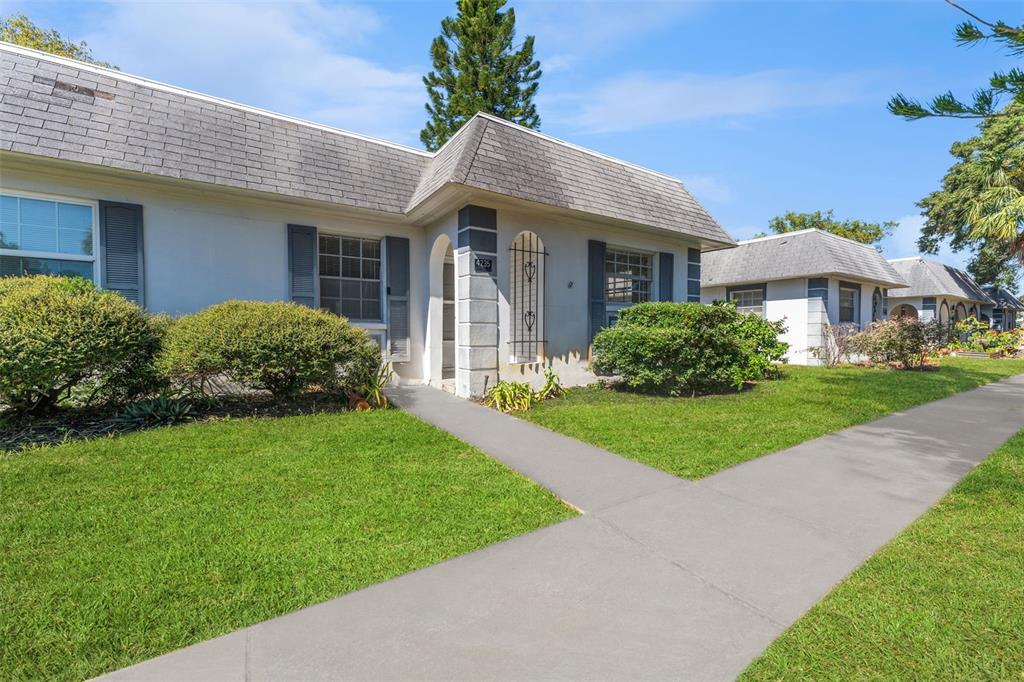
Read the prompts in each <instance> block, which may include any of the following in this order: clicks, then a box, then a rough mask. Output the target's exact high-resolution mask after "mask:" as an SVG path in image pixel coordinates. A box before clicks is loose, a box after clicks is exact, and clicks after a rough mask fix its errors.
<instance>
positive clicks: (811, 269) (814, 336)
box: [701, 229, 907, 365]
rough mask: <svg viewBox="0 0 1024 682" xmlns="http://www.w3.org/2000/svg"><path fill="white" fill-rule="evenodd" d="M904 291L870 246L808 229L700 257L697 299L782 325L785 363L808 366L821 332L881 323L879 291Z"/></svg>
mask: <svg viewBox="0 0 1024 682" xmlns="http://www.w3.org/2000/svg"><path fill="white" fill-rule="evenodd" d="M906 284H907V283H906V281H905V280H904V279H903V278H902V277H901V276H900V275H899V273H897V272H896V270H894V269H893V267H892V266H891V265H890V264H889V263H887V262H886V260H885V259H884V258H883V257H882V255H881V254H880V253H879V252H878V251H877V250H875V249H874V248H873V247H871V246H868V245H866V244H861V243H859V242H855V241H852V240H850V239H846V238H844V237H839V236H837V235H834V234H830V233H828V232H822V231H820V230H813V229H812V230H801V231H798V232H790V233H788V234H780V235H771V236H768V237H760V238H757V239H748V240H746V241H741V242H739V246H737V247H736V248H734V249H727V250H720V251H715V252H712V253H706V254H704V262H703V268H702V269H701V300H702V301H703V302H704V303H712V302H714V301H725V300H729V301H735V302H736V305H737V307H738V308H739V309H740V310H742V311H746V312H749V313H755V314H757V315H761V316H762V317H764V318H766V319H769V320H774V321H777V320H785V323H786V328H787V330H786V333H785V335H784V336H783V337H782V340H783V341H785V342H786V343H788V344H789V352H788V353H787V356H786V359H787V360H788V361H789V362H791V363H794V364H801V365H816V364H820V360H819V359H818V358H817V357H816V356H815V352H814V351H815V349H818V348H821V347H822V345H823V343H824V337H823V330H824V326H825V325H839V324H849V325H854V326H856V327H857V328H863V327H864V326H865V325H867V324H869V323H870V322H872V321H874V320H881V319H885V317H886V316H887V310H886V306H887V291H889V289H890V287H904V286H906Z"/></svg>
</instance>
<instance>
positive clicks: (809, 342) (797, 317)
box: [700, 277, 892, 365]
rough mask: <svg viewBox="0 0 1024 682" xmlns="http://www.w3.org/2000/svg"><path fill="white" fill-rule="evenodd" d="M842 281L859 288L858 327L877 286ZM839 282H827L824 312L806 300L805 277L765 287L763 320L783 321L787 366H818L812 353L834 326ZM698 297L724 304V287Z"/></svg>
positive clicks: (866, 317) (868, 316)
mask: <svg viewBox="0 0 1024 682" xmlns="http://www.w3.org/2000/svg"><path fill="white" fill-rule="evenodd" d="M843 281H848V282H850V283H852V284H860V288H861V291H860V320H861V324H862V325H866V324H868V323H870V322H871V303H872V301H871V297H872V295H873V293H874V291H875V287H876V286H877V285H875V284H872V283H870V282H859V281H857V280H843ZM839 282H840V280H839V279H838V278H835V277H830V278H828V304H827V306H825V309H824V310H823V309H822V306H821V301H820V299H808V297H807V278H806V277H803V278H797V279H786V280H776V281H772V282H767V283H766V292H765V293H766V296H765V317H766V318H767V319H769V320H772V321H779V320H784V321H785V323H786V332H785V333H784V334H783V335H782V336H781V337H780V338H781V339H782V340H783V341H785V342H786V343H788V344H789V351H788V352H787V353H786V360H787V361H788V362H791V363H793V364H795V365H816V364H819V361H818V359H817V358H816V357H815V356H814V353H813V352H812V350H813V349H814V348H817V347H820V346H821V345H822V343H823V341H822V330H823V325H824V324H835V323H836V321H838V320H839ZM700 294H701V301H702V302H704V303H711V302H713V301H721V300H725V298H726V287H703V288H701V292H700ZM891 307H892V303H891V302H890V309H891Z"/></svg>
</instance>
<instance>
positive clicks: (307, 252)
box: [288, 225, 319, 308]
mask: <svg viewBox="0 0 1024 682" xmlns="http://www.w3.org/2000/svg"><path fill="white" fill-rule="evenodd" d="M318 270H319V268H318V266H317V248H316V228H315V227H311V226H309V225H289V226H288V298H290V299H291V300H292V301H294V302H295V303H299V304H301V305H304V306H307V307H309V308H316V306H317V300H316V288H317V274H318Z"/></svg>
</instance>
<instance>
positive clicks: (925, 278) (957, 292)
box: [889, 256, 993, 324]
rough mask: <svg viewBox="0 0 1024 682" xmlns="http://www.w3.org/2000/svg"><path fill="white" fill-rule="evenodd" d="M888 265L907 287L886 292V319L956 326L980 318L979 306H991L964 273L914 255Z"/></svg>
mask: <svg viewBox="0 0 1024 682" xmlns="http://www.w3.org/2000/svg"><path fill="white" fill-rule="evenodd" d="M889 263H890V264H891V265H892V266H893V268H895V269H896V271H897V272H898V273H900V275H901V276H902V277H903V279H905V280H906V281H907V283H908V284H909V285H910V286H908V287H905V288H902V289H892V290H890V291H889V316H890V317H892V318H897V317H911V318H914V319H919V320H921V321H924V322H927V321H929V320H941V321H942V322H946V323H949V324H953V323H956V322H958V321H960V320H962V319H964V318H966V317H968V316H972V315H973V316H974V317H977V318H978V319H981V309H982V306H985V305H988V306H991V305H992V304H993V302H992V299H991V298H989V296H988V294H986V293H985V290H984V289H982V288H981V287H980V286H979V285H978V283H977V282H975V281H974V280H973V279H972V278H971V276H970V275H968V274H967V273H966V272H964V271H963V270H959V269H957V268H954V267H953V266H951V265H946V264H945V263H940V262H939V261H936V260H930V259H927V258H921V257H920V256H914V257H912V258H895V259H893V260H890V261H889Z"/></svg>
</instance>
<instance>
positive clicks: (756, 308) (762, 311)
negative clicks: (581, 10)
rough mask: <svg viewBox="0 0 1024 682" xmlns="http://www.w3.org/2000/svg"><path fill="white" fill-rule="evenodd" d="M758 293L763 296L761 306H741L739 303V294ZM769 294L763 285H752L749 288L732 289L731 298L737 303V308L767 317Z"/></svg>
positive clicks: (747, 312)
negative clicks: (766, 308) (766, 307)
mask: <svg viewBox="0 0 1024 682" xmlns="http://www.w3.org/2000/svg"><path fill="white" fill-rule="evenodd" d="M755 293H756V294H757V295H758V296H760V297H761V305H760V306H750V305H748V306H741V305H740V304H739V300H738V295H739V294H755ZM767 298H768V296H767V295H766V292H765V290H764V288H763V287H750V288H749V289H732V290H730V291H729V300H730V301H734V302H735V303H736V310H737V311H739V312H741V313H744V314H745V315H757V316H758V317H760V318H762V319H763V318H764V317H765V302H766V299H767Z"/></svg>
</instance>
